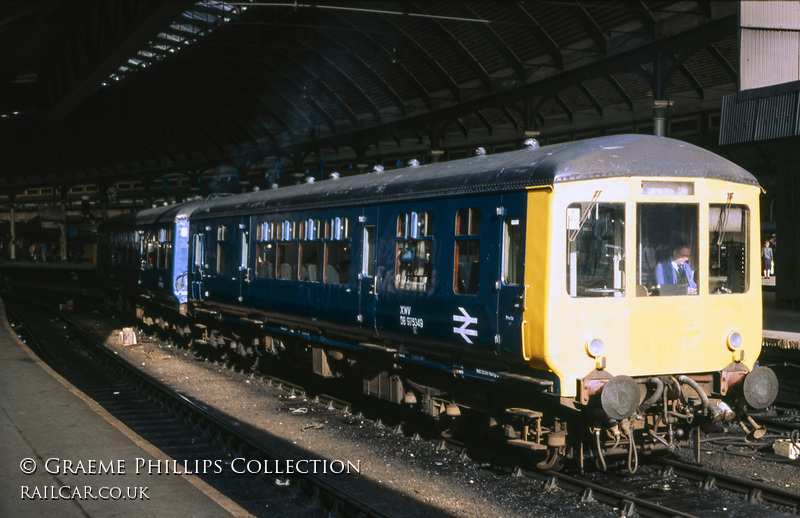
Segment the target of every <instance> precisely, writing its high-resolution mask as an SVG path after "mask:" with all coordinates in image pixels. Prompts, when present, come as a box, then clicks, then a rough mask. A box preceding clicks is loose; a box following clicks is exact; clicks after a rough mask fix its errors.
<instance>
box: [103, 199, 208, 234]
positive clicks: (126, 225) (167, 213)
mask: <svg viewBox="0 0 800 518" xmlns="http://www.w3.org/2000/svg"><path fill="white" fill-rule="evenodd" d="M212 199H213V198H203V199H196V200H190V201H186V202H182V203H173V204H171V205H162V206H159V207H153V208H151V209H145V210H142V211H139V212H136V213H127V214H119V215H117V216H114V217H113V218H109V219H108V220H107V221H104V222H103V223H102V224H101V225H100V230H101V231H108V230H130V229H131V228H132V227H134V228H135V227H140V226H149V225H155V224H157V223H161V222H169V223H174V222H175V221H176V220H178V219H186V218H188V217H189V215H190V214H191V213H192V212H194V211H195V210H196V209H197V207H200V206H202V205H206V204H208V203H211V201H212Z"/></svg>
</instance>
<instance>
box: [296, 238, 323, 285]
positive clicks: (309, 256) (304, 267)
mask: <svg viewBox="0 0 800 518" xmlns="http://www.w3.org/2000/svg"><path fill="white" fill-rule="evenodd" d="M323 253H324V247H323V245H322V243H321V242H319V241H316V242H315V241H304V242H303V243H301V245H300V254H301V260H300V280H301V281H311V282H320V281H321V280H322V269H321V268H320V267H319V265H320V259H322V254H323Z"/></svg>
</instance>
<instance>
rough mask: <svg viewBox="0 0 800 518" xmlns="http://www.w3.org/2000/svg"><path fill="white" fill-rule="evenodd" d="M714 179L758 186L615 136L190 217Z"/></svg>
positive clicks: (350, 180) (267, 196)
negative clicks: (630, 180)
mask: <svg viewBox="0 0 800 518" xmlns="http://www.w3.org/2000/svg"><path fill="white" fill-rule="evenodd" d="M626 176H627V177H630V176H644V177H670V178H674V177H683V178H715V179H720V180H726V181H731V182H736V183H743V184H748V185H758V181H757V180H756V178H755V177H754V176H753V175H751V174H750V173H748V172H747V171H745V170H744V169H742V168H741V167H739V166H737V165H735V164H733V163H732V162H730V161H728V160H726V159H724V158H722V157H720V156H718V155H716V154H714V153H711V152H710V151H707V150H705V149H702V148H699V147H697V146H694V145H692V144H688V143H686V142H682V141H679V140H674V139H669V138H664V137H654V136H651V135H614V136H608V137H599V138H594V139H589V140H582V141H577V142H566V143H562V144H554V145H550V146H544V147H533V148H526V149H522V150H520V151H512V152H509V153H501V154H497V155H482V156H475V157H472V158H467V159H463V160H454V161H450V162H442V163H438V164H429V165H424V166H420V167H406V168H403V169H396V170H392V171H386V172H382V173H371V174H366V175H357V176H350V177H347V178H340V179H337V180H333V179H328V180H325V181H321V182H315V183H307V184H302V185H294V186H291V187H283V188H280V189H273V190H268V191H257V192H251V193H246V194H240V195H236V196H230V197H227V198H220V199H218V200H215V201H212V202H210V203H208V204H207V205H204V206H201V207H199V208H198V209H197V211H196V212H195V214H194V216H193V218H194V217H198V218H203V217H212V216H214V215H215V214H220V213H226V214H231V215H234V214H237V213H242V214H244V213H249V212H251V211H257V212H279V211H283V210H288V209H292V210H304V209H319V208H328V207H344V206H353V205H371V204H378V203H384V202H391V201H401V200H424V199H432V198H439V197H451V196H465V195H472V194H483V193H502V192H511V191H519V190H524V189H526V188H529V187H536V186H548V185H550V186H553V185H555V184H558V183H562V182H575V181H581V180H589V179H597V178H610V177H626Z"/></svg>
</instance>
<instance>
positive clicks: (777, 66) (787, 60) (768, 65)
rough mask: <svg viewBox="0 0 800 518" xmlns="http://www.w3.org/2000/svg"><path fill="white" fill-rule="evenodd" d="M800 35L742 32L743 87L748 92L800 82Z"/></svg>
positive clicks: (741, 67) (741, 74) (768, 31)
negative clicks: (799, 50) (752, 89)
mask: <svg viewBox="0 0 800 518" xmlns="http://www.w3.org/2000/svg"><path fill="white" fill-rule="evenodd" d="M798 49H800V33H797V32H784V31H772V30H754V29H744V28H743V29H742V34H741V58H740V59H741V65H740V67H739V76H740V88H741V90H749V89H751V88H759V87H762V86H770V85H777V84H781V83H788V82H790V81H797V80H798V79H800V69H799V68H798Z"/></svg>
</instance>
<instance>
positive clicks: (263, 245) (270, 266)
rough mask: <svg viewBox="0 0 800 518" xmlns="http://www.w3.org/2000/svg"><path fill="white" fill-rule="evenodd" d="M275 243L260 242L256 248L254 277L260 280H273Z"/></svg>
mask: <svg viewBox="0 0 800 518" xmlns="http://www.w3.org/2000/svg"><path fill="white" fill-rule="evenodd" d="M276 249H277V247H276V246H275V243H272V242H267V241H261V242H259V243H258V246H257V250H256V252H257V254H258V257H257V259H256V277H260V278H262V279H274V278H275V253H276Z"/></svg>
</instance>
